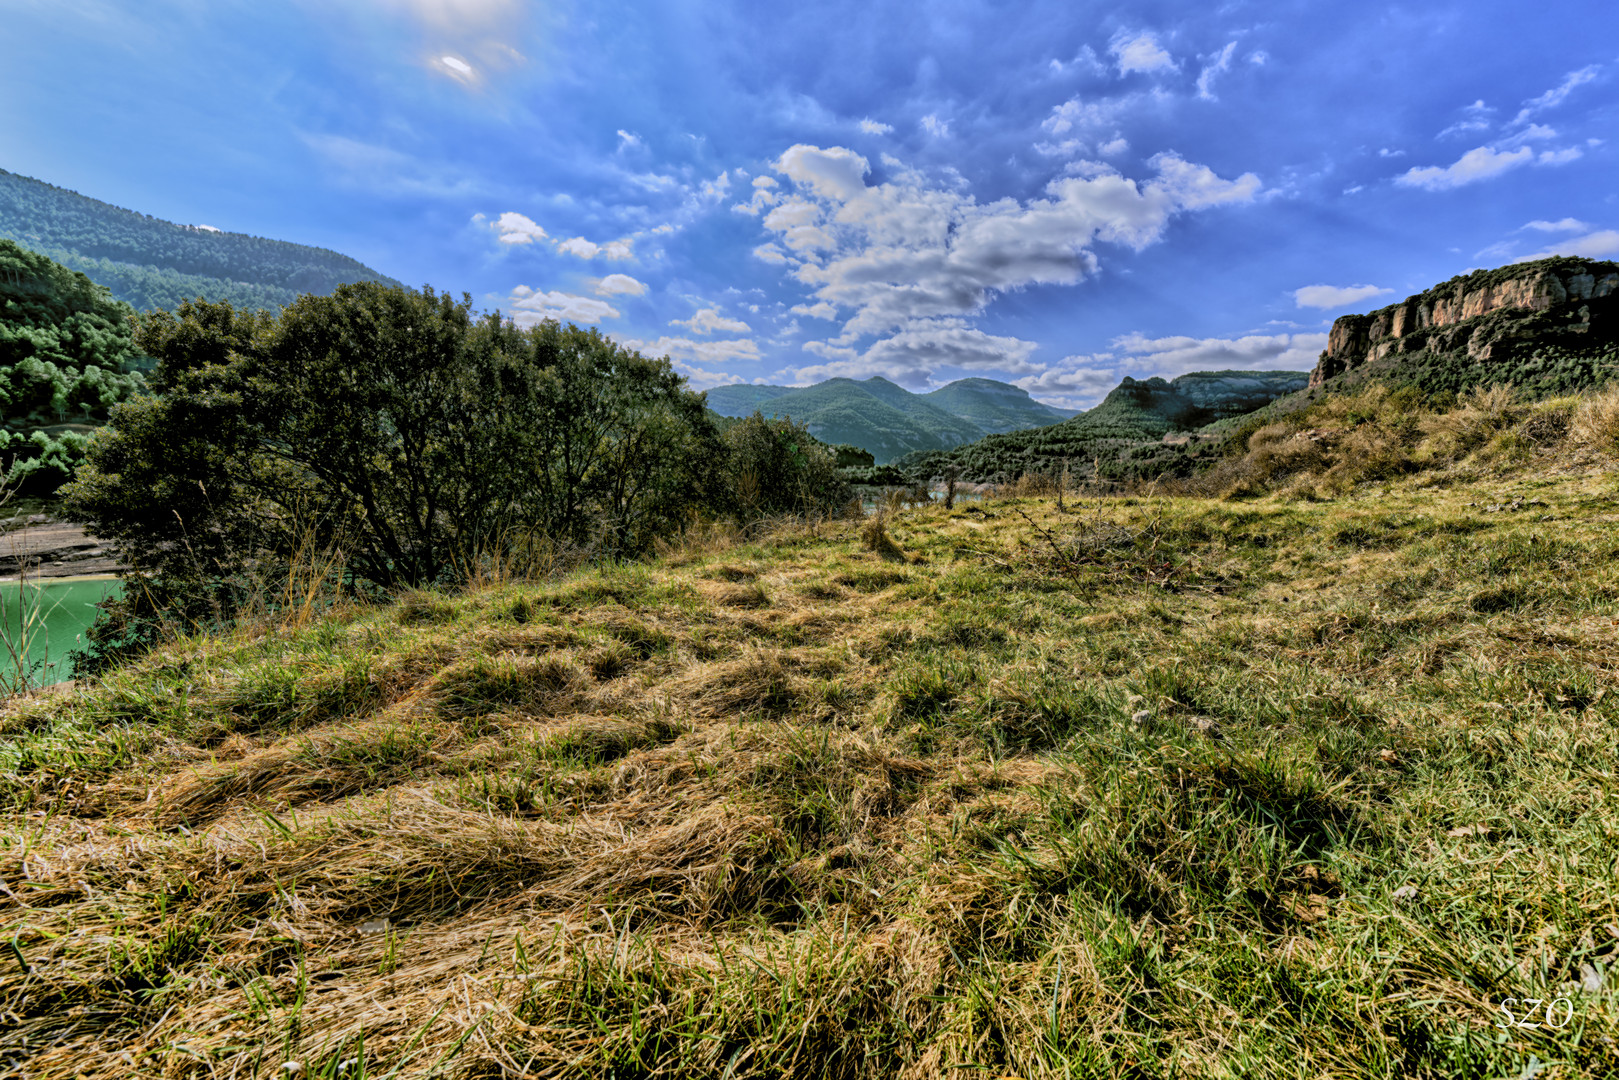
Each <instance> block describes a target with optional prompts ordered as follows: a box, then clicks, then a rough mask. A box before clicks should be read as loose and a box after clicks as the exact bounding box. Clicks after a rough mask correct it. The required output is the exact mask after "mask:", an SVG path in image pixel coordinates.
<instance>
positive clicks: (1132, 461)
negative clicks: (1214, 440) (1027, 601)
mask: <svg viewBox="0 0 1619 1080" xmlns="http://www.w3.org/2000/svg"><path fill="white" fill-rule="evenodd" d="M1307 379H1308V376H1307V375H1306V374H1305V373H1304V372H1301V371H1198V372H1192V373H1190V374H1186V375H1182V376H1180V377H1179V378H1176V379H1173V380H1165V379H1160V378H1157V377H1154V378H1151V379H1141V380H1137V379H1132V378H1128V377H1126V378H1125V380H1124V381H1123V382H1122V383H1120V384H1119V385H1118V386H1117V387H1115V388H1114V389H1113V390H1112V391H1111V392H1110V393H1109V394H1108V396H1107V397H1106V398H1104V399H1103V400H1102V402H1101V404H1099V405H1097V406H1096V407H1095V408H1094V409H1090V410H1089V411H1087V412H1083V413H1081V414H1079V415H1078V416H1075V417H1073V418H1072V419H1070V420H1065V421H1063V422H1062V423H1060V424H1053V425H1051V426H1049V427H1042V428H1035V429H1032V430H1027V431H1013V432H1007V433H1004V434H996V435H990V436H988V437H986V438H984V439H981V440H979V441H978V442H975V443H971V444H969V445H966V446H961V447H957V448H953V449H951V450H949V451H948V452H943V453H941V452H932V453H928V452H923V453H917V454H911V455H908V456H907V457H905V458H904V459H903V460H901V461H900V462H899V463H898V464H899V465H900V466H901V467H902V468H905V469H907V470H908V471H911V472H913V473H915V474H916V475H918V476H920V477H923V478H924V479H925V478H928V477H934V476H940V475H943V474H945V473H946V472H949V471H951V470H956V471H958V472H959V473H960V475H961V477H962V479H964V480H971V481H1007V480H1013V479H1016V478H1017V477H1018V476H1020V475H1022V474H1023V473H1029V472H1054V471H1057V470H1060V469H1062V468H1064V467H1066V468H1068V469H1069V470H1070V472H1071V473H1075V474H1078V475H1080V476H1095V475H1098V474H1099V475H1100V476H1102V477H1104V478H1110V479H1127V478H1138V477H1148V476H1158V475H1161V474H1164V473H1182V472H1186V471H1188V470H1190V469H1191V468H1192V467H1194V466H1195V465H1196V464H1197V463H1198V462H1199V461H1200V460H1202V459H1204V458H1206V457H1208V456H1210V455H1211V454H1212V453H1213V449H1212V447H1211V446H1210V445H1209V444H1207V443H1205V442H1202V441H1200V440H1198V439H1195V438H1190V437H1189V438H1186V439H1171V440H1169V441H1167V442H1166V441H1165V437H1166V436H1172V435H1176V434H1178V433H1190V432H1193V431H1196V430H1197V429H1199V428H1202V427H1203V426H1205V425H1207V424H1210V423H1214V422H1217V421H1220V420H1224V419H1227V418H1231V417H1237V416H1242V415H1245V414H1247V413H1250V412H1252V411H1253V410H1255V409H1257V408H1260V407H1261V406H1263V405H1266V404H1268V403H1269V402H1271V401H1274V400H1275V399H1276V398H1278V397H1280V396H1282V395H1284V394H1287V393H1289V392H1292V391H1296V390H1299V389H1302V388H1303V386H1304V384H1305V382H1306V380H1307Z"/></svg>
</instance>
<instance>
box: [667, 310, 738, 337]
mask: <svg viewBox="0 0 1619 1080" xmlns="http://www.w3.org/2000/svg"><path fill="white" fill-rule="evenodd" d="M669 325H670V326H684V327H685V328H686V329H688V330H690V331H691V332H692V333H694V334H714V333H724V334H746V333H748V332H749V331H750V330H752V329H753V328H752V327H751V326H749V325H748V324H747V323H745V322H743V321H742V320H741V319H731V318H727V317H726V316H724V315H721V314H720V312H719V309H718V308H711V307H706V308H702V309H701V310H699V311H698V312H697V314H695V315H693V316H692V317H691V318H689V319H671V320H669Z"/></svg>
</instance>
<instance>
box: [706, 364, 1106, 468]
mask: <svg viewBox="0 0 1619 1080" xmlns="http://www.w3.org/2000/svg"><path fill="white" fill-rule="evenodd" d="M708 405H709V408H711V409H713V410H714V411H715V412H717V413H719V414H720V415H722V416H746V415H748V414H750V413H752V412H754V411H755V410H758V411H760V412H762V413H763V414H764V415H766V416H791V417H792V418H793V419H794V420H799V421H802V422H804V423H806V424H808V425H809V429H810V432H811V433H812V434H814V435H815V436H816V437H817V438H820V439H824V440H825V441H827V442H831V443H847V444H849V445H852V446H858V447H859V448H861V449H862V450H866V451H869V452H870V453H871V454H872V455H873V456H874V457H875V458H876V459H877V461H878V462H879V463H885V462H889V461H893V460H894V459H895V458H898V457H900V456H901V455H904V454H907V453H911V452H914V451H926V450H944V449H948V448H950V447H952V446H959V445H961V444H962V443H966V442H972V441H973V440H975V439H980V438H982V437H983V436H985V435H988V434H992V433H995V432H1005V431H1015V430H1018V429H1020V428H1030V427H1039V426H1041V425H1045V424H1055V423H1058V422H1060V421H1062V420H1064V419H1066V418H1068V417H1070V416H1073V415H1074V413H1073V412H1071V411H1069V410H1066V409H1058V408H1055V407H1053V406H1050V405H1047V404H1045V403H1043V402H1039V401H1035V400H1034V399H1033V398H1031V397H1030V396H1029V395H1028V392H1027V391H1025V390H1022V389H1020V388H1018V387H1016V386H1011V385H1009V384H1007V383H1003V382H996V381H995V380H993V379H960V380H958V381H956V382H953V383H951V384H949V385H948V386H944V387H941V388H940V389H938V390H935V391H933V392H932V393H929V394H913V393H911V392H910V391H909V390H906V389H905V388H904V387H902V386H899V385H896V384H895V383H892V382H889V381H888V380H887V379H884V378H882V377H881V376H873V377H872V378H869V379H864V380H860V381H856V380H854V379H828V380H826V381H825V382H821V383H816V384H815V385H814V386H807V387H797V388H795V387H791V386H747V385H741V384H738V385H735V386H721V387H716V388H715V389H713V390H710V391H709V392H708Z"/></svg>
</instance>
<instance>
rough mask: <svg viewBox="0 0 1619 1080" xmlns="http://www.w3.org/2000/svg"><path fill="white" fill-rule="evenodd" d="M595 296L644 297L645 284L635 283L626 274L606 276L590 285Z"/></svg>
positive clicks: (641, 282) (642, 282)
mask: <svg viewBox="0 0 1619 1080" xmlns="http://www.w3.org/2000/svg"><path fill="white" fill-rule="evenodd" d="M590 285H591V289H592V291H593V292H595V294H596V295H597V296H645V295H646V282H644V281H636V280H635V279H634V278H632V277H630V275H628V274H608V275H607V276H606V277H604V278H598V279H596V280H595V281H592V282H591V283H590Z"/></svg>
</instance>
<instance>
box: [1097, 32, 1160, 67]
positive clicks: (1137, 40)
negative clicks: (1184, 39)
mask: <svg viewBox="0 0 1619 1080" xmlns="http://www.w3.org/2000/svg"><path fill="white" fill-rule="evenodd" d="M1108 52H1110V53H1112V54H1113V56H1114V58H1115V59H1117V60H1118V63H1119V74H1120V75H1128V74H1130V72H1132V71H1140V72H1146V73H1148V74H1150V73H1152V72H1154V71H1174V70H1175V60H1174V58H1173V57H1172V56H1170V55H1169V53H1167V52H1165V51H1164V48H1163V46H1161V45H1159V44H1158V39H1157V38H1156V37H1154V36H1153V35H1152V34H1150V33H1147V32H1146V31H1141V32H1137V33H1130V32H1121V33H1119V34H1117V35H1115V36H1114V38H1113V43H1112V44H1111V45H1109V46H1108Z"/></svg>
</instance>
